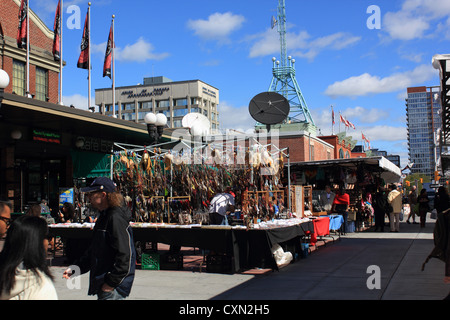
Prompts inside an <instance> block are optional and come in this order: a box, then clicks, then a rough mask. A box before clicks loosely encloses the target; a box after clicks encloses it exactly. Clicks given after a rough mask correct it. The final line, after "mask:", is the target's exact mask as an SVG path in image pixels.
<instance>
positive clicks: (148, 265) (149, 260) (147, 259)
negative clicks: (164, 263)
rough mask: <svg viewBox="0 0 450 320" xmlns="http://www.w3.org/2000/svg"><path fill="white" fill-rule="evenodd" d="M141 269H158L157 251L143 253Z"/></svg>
mask: <svg viewBox="0 0 450 320" xmlns="http://www.w3.org/2000/svg"><path fill="white" fill-rule="evenodd" d="M141 269H142V270H159V253H154V252H152V253H143V254H142V258H141Z"/></svg>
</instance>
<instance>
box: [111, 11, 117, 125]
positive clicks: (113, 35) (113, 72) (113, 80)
mask: <svg viewBox="0 0 450 320" xmlns="http://www.w3.org/2000/svg"><path fill="white" fill-rule="evenodd" d="M115 18H116V16H115V15H114V14H113V16H112V44H111V45H112V48H111V49H112V70H111V71H112V97H113V101H112V102H113V103H112V109H113V118H115V117H116V77H115V73H116V65H115V61H114V59H115V47H116V40H115V36H116V35H115V30H114V19H115Z"/></svg>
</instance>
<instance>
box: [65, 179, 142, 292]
mask: <svg viewBox="0 0 450 320" xmlns="http://www.w3.org/2000/svg"><path fill="white" fill-rule="evenodd" d="M81 192H85V193H88V197H89V201H90V203H91V205H92V207H94V208H95V209H97V210H98V211H99V217H98V219H97V221H96V223H95V227H94V233H93V237H92V243H91V246H90V248H89V250H88V251H87V252H86V253H85V254H84V255H83V256H82V257H81V258H80V259H79V260H78V261H77V262H76V263H75V265H77V266H78V267H79V268H80V270H81V273H86V272H88V271H90V277H89V279H90V280H89V292H88V294H89V295H95V294H96V295H97V296H98V299H99V300H122V299H124V298H126V297H128V296H129V294H130V291H131V287H132V284H133V281H134V273H135V265H136V251H135V249H134V242H133V232H132V228H131V226H130V220H131V213H130V210H129V209H128V208H127V207H126V206H125V203H124V200H123V196H122V195H121V194H120V193H118V192H116V185H115V183H114V182H113V181H112V180H111V179H108V178H105V177H100V178H97V179H95V180H94V182H93V183H92V184H91V185H90V187H86V188H82V189H81ZM72 273H73V271H72V270H71V269H70V268H69V269H67V270H66V271H65V272H64V274H63V277H64V278H66V279H69V278H70V276H71V275H72Z"/></svg>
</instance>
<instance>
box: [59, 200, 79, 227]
mask: <svg viewBox="0 0 450 320" xmlns="http://www.w3.org/2000/svg"><path fill="white" fill-rule="evenodd" d="M74 218H75V208H74V206H73V204H71V203H70V202H64V204H63V206H62V208H61V210H59V212H58V219H59V222H60V223H72V222H74Z"/></svg>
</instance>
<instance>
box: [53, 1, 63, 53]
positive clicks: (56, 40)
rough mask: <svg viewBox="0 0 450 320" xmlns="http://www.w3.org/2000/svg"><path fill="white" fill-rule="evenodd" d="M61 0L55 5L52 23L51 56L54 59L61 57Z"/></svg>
mask: <svg viewBox="0 0 450 320" xmlns="http://www.w3.org/2000/svg"><path fill="white" fill-rule="evenodd" d="M60 26H61V0H59V1H58V6H57V7H56V13H55V22H54V24H53V32H54V36H53V50H52V53H53V57H54V59H55V61H59V60H60V59H61V48H60V44H61V42H60V37H61V28H60Z"/></svg>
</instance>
